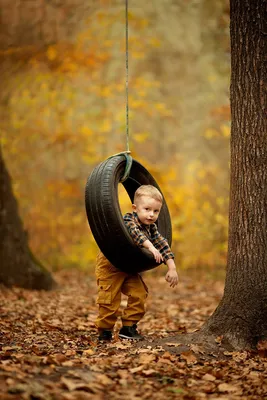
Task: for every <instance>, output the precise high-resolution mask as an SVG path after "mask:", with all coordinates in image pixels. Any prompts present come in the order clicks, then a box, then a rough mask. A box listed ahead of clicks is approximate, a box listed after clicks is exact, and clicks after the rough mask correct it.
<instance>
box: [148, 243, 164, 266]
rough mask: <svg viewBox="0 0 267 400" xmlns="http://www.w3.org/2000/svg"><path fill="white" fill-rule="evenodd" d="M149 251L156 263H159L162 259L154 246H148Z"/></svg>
mask: <svg viewBox="0 0 267 400" xmlns="http://www.w3.org/2000/svg"><path fill="white" fill-rule="evenodd" d="M149 251H150V252H151V253H152V254H153V256H154V258H155V260H156V262H157V263H160V262H162V261H163V258H162V255H161V254H160V252H159V251H158V250H157V249H156V247H154V246H153V247H152V246H151V247H150V248H149Z"/></svg>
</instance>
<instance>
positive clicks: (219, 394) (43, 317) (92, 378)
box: [0, 271, 267, 400]
mask: <svg viewBox="0 0 267 400" xmlns="http://www.w3.org/2000/svg"><path fill="white" fill-rule="evenodd" d="M55 278H56V279H57V281H58V283H59V288H58V289H57V290H55V291H52V292H37V291H28V290H23V289H19V288H14V289H12V290H11V289H6V288H4V287H1V290H0V306H1V336H0V346H1V347H0V350H1V351H0V356H1V364H0V365H1V369H0V377H1V380H0V400H2V399H3V400H9V399H10V400H11V399H12V400H13V399H14V400H38V399H40V400H86V399H93V400H102V399H103V400H104V399H107V400H109V399H111V400H112V399H114V400H117V399H118V400H143V399H148V400H150V399H153V400H158V399H165V400H166V399H220V400H229V399H233V400H234V399H255V400H258V399H267V372H266V371H267V359H266V350H265V349H264V346H263V348H262V349H261V351H260V352H259V354H249V353H247V352H241V353H240V352H224V353H223V357H221V356H220V357H219V356H218V355H217V353H213V352H210V353H207V352H205V350H204V348H203V347H202V346H201V343H200V344H198V345H196V344H192V345H189V346H179V342H177V338H176V336H177V335H178V334H184V333H186V332H192V331H194V330H196V329H198V328H200V327H201V325H202V323H203V322H204V321H205V319H206V318H207V316H208V315H210V314H211V313H212V312H213V310H214V309H215V307H216V305H217V304H218V302H219V299H220V297H221V295H222V292H223V282H215V281H212V280H205V279H203V280H202V281H201V280H200V279H197V280H196V279H190V278H188V277H181V282H180V284H179V286H178V287H177V288H175V289H170V288H169V287H168V285H167V284H166V282H165V280H164V277H162V276H155V275H154V274H150V273H147V274H146V275H145V280H146V282H147V284H148V286H149V289H150V294H149V298H148V302H147V313H146V315H145V317H144V319H143V320H142V321H141V322H140V324H139V328H140V330H141V332H142V334H143V335H144V336H145V340H144V341H143V342H139V343H131V342H129V341H122V340H120V339H118V329H119V328H120V321H118V324H117V326H116V330H115V335H114V340H113V341H112V342H111V343H108V344H99V343H98V342H97V332H96V329H95V326H94V320H95V317H96V312H97V308H96V305H95V298H96V285H95V281H94V276H93V275H92V276H90V275H84V274H81V273H79V272H77V271H72V272H60V273H58V274H56V276H55ZM124 305H125V299H123V301H122V307H123V306H124ZM217 345H218V346H220V340H219V339H218V343H217ZM177 349H179V351H177Z"/></svg>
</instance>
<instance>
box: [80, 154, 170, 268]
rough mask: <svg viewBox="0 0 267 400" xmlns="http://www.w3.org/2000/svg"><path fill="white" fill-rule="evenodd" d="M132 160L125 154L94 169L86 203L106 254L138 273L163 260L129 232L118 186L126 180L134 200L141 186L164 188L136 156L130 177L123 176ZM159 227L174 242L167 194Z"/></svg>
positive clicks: (91, 221)
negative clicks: (138, 244) (136, 240)
mask: <svg viewBox="0 0 267 400" xmlns="http://www.w3.org/2000/svg"><path fill="white" fill-rule="evenodd" d="M128 160H129V155H128V154H127V153H121V154H118V155H115V156H112V157H110V158H108V159H107V160H105V161H103V162H102V163H100V164H99V165H97V166H96V167H95V168H94V169H93V171H92V173H91V174H90V176H89V178H88V180H87V183H86V187H85V206H86V214H87V219H88V223H89V226H90V228H91V231H92V234H93V236H94V238H95V241H96V243H97V244H98V246H99V248H100V250H101V251H102V253H103V254H104V255H105V256H106V257H107V259H108V260H109V261H110V262H111V263H112V264H113V265H115V266H116V267H117V268H118V269H120V270H121V271H123V272H126V273H128V274H136V273H138V272H142V271H146V270H149V269H153V268H155V267H157V266H159V265H160V264H161V263H156V261H155V259H154V257H153V255H152V254H151V253H150V251H148V250H147V249H144V248H140V247H138V246H137V245H136V244H135V243H134V242H133V240H132V238H131V236H130V234H129V233H128V230H127V228H126V226H125V224H124V220H123V216H122V213H121V209H120V205H119V197H118V185H119V183H120V182H122V185H123V186H124V188H125V190H126V191H127V193H128V195H129V197H130V199H131V201H132V203H133V198H134V193H135V191H136V189H138V187H139V186H141V185H153V186H156V187H157V188H158V189H159V190H160V188H159V186H158V184H157V182H156V181H155V179H154V178H153V176H152V175H151V174H150V173H149V172H148V171H147V170H146V169H145V168H144V167H143V166H142V165H141V164H140V163H139V162H137V161H136V160H134V159H131V161H132V165H131V168H130V171H129V172H128V176H127V178H126V179H125V180H124V179H122V178H123V175H124V172H125V169H126V167H127V161H128ZM160 192H161V190H160ZM161 193H162V192H161ZM157 226H158V230H159V232H160V233H161V234H162V236H164V237H165V238H166V239H167V240H168V243H169V244H170V245H171V241H172V227H171V219H170V214H169V210H168V207H167V204H166V201H165V199H164V196H163V204H162V208H161V211H160V214H159V218H158V220H157Z"/></svg>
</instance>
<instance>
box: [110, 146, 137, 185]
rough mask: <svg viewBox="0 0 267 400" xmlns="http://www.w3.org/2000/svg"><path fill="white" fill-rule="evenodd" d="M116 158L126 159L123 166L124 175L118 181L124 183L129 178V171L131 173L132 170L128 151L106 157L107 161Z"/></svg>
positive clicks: (131, 161) (131, 160)
mask: <svg viewBox="0 0 267 400" xmlns="http://www.w3.org/2000/svg"><path fill="white" fill-rule="evenodd" d="M117 156H124V157H125V158H126V165H125V170H124V174H123V176H122V177H121V179H120V182H124V181H126V179H128V178H129V175H130V171H131V168H132V163H133V159H132V157H131V156H130V151H122V152H121V153H116V154H113V155H112V156H110V157H108V160H109V159H110V158H113V157H117Z"/></svg>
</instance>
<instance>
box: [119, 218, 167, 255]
mask: <svg viewBox="0 0 267 400" xmlns="http://www.w3.org/2000/svg"><path fill="white" fill-rule="evenodd" d="M123 219H124V222H125V225H126V227H127V229H128V231H129V233H130V235H131V237H132V239H133V241H134V243H135V244H136V245H137V246H139V247H142V244H143V243H144V242H145V241H146V240H147V239H148V240H150V242H151V243H152V244H153V246H154V247H156V249H157V250H158V251H159V252H160V254H161V255H162V257H163V259H164V262H166V261H167V260H168V259H169V258H174V254H173V253H172V251H171V249H170V246H169V244H168V242H167V239H165V238H164V237H163V236H162V235H161V234H160V233H159V231H158V227H157V225H156V224H151V225H145V224H142V223H141V222H140V221H139V219H138V216H137V214H136V213H135V212H133V213H127V214H125V215H124V217H123Z"/></svg>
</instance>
